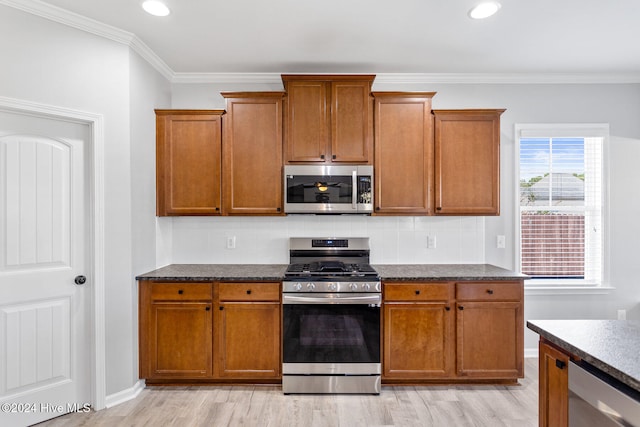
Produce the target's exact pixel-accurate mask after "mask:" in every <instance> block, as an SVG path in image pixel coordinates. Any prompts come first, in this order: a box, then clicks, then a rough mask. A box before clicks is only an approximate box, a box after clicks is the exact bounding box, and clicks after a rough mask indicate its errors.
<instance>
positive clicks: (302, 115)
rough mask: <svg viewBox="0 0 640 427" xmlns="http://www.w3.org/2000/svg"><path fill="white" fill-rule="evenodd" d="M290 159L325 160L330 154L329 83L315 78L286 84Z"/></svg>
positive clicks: (287, 137)
mask: <svg viewBox="0 0 640 427" xmlns="http://www.w3.org/2000/svg"><path fill="white" fill-rule="evenodd" d="M286 89H287V106H286V118H285V138H286V153H287V154H286V155H287V162H324V161H325V159H328V157H329V154H330V153H328V148H329V141H330V138H329V133H330V131H331V129H330V105H329V94H328V93H329V92H328V91H329V85H328V84H327V82H323V81H315V80H310V81H306V80H302V81H292V82H289V83H288V84H286Z"/></svg>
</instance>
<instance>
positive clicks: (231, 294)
mask: <svg viewBox="0 0 640 427" xmlns="http://www.w3.org/2000/svg"><path fill="white" fill-rule="evenodd" d="M218 298H219V305H218V309H217V310H216V316H215V319H216V320H215V322H214V324H215V328H214V329H215V333H214V336H215V337H216V355H217V358H216V361H217V363H216V375H217V376H219V377H221V378H230V377H232V378H280V375H281V369H280V366H281V363H280V284H279V283H243V284H237V283H220V287H219V296H218Z"/></svg>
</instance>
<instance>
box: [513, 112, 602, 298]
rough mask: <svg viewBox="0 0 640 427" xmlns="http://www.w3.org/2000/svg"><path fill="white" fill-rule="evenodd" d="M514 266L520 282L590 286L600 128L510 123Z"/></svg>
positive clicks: (597, 240) (596, 239) (598, 212)
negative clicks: (514, 165)
mask: <svg viewBox="0 0 640 427" xmlns="http://www.w3.org/2000/svg"><path fill="white" fill-rule="evenodd" d="M516 136H517V140H518V154H517V155H518V164H519V168H518V169H519V173H518V175H519V176H518V178H519V186H518V196H519V197H518V204H519V215H518V223H519V227H518V229H519V243H520V244H519V265H520V271H522V273H524V274H527V275H528V276H530V277H531V278H532V280H531V281H529V282H528V285H536V286H540V285H542V286H557V285H582V286H598V285H601V284H602V282H603V273H604V251H603V248H604V244H603V242H604V236H605V234H604V231H605V230H604V223H605V221H604V206H605V203H604V197H605V193H604V191H603V189H604V188H605V185H604V184H605V183H604V173H603V170H604V167H603V165H604V148H605V139H606V138H607V136H608V126H607V125H592V126H585V125H565V126H561V125H517V126H516Z"/></svg>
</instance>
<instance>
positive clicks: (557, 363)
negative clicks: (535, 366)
mask: <svg viewBox="0 0 640 427" xmlns="http://www.w3.org/2000/svg"><path fill="white" fill-rule="evenodd" d="M565 366H567V364H566V363H564V362H563V361H562V360H560V359H556V368H558V369H564V367H565Z"/></svg>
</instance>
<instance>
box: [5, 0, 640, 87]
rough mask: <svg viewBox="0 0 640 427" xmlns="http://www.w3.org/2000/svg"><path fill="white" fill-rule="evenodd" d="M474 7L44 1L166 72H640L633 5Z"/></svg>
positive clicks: (421, 1)
mask: <svg viewBox="0 0 640 427" xmlns="http://www.w3.org/2000/svg"><path fill="white" fill-rule="evenodd" d="M20 1H22V0H20ZM20 1H17V2H18V3H19V2H20ZM30 1H31V2H33V0H30ZM478 1H479V0H322V1H317V0H316V1H313V0H269V1H260V0H215V1H214V0H166V3H167V4H168V6H169V7H170V8H171V10H172V13H171V15H169V16H168V17H164V18H158V17H153V16H151V15H148V14H146V13H145V12H144V11H143V10H142V8H141V7H140V5H141V3H142V0H108V1H105V0H47V1H46V3H49V4H50V5H54V6H57V7H60V8H63V9H66V10H68V11H72V12H75V13H77V14H79V15H82V16H83V17H87V18H91V19H93V20H96V21H99V22H102V23H105V24H108V25H111V26H114V27H116V28H118V29H121V30H125V31H127V32H130V33H133V34H135V35H136V36H137V37H138V38H139V39H140V40H142V41H143V42H144V43H145V44H146V45H147V46H148V47H149V48H150V49H151V50H152V51H153V52H155V54H156V55H157V56H158V57H159V58H161V59H162V61H164V62H165V63H166V64H167V65H168V67H169V68H170V69H171V70H172V71H173V72H174V73H372V74H376V73H474V74H483V73H484V74H497V73H509V74H519V73H528V74H553V73H563V74H576V75H577V74H585V73H586V74H600V75H615V74H618V75H622V74H625V75H635V76H639V75H640V0H612V1H606V0H598V1H596V0H580V1H579V0H502V1H501V3H502V8H501V10H500V11H499V12H498V14H496V15H494V16H493V17H490V18H488V19H486V20H482V21H475V20H472V19H470V18H468V16H467V12H468V10H469V9H470V8H471V6H473V5H474V4H476V3H478ZM15 2H16V1H15V0H14V3H15Z"/></svg>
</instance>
